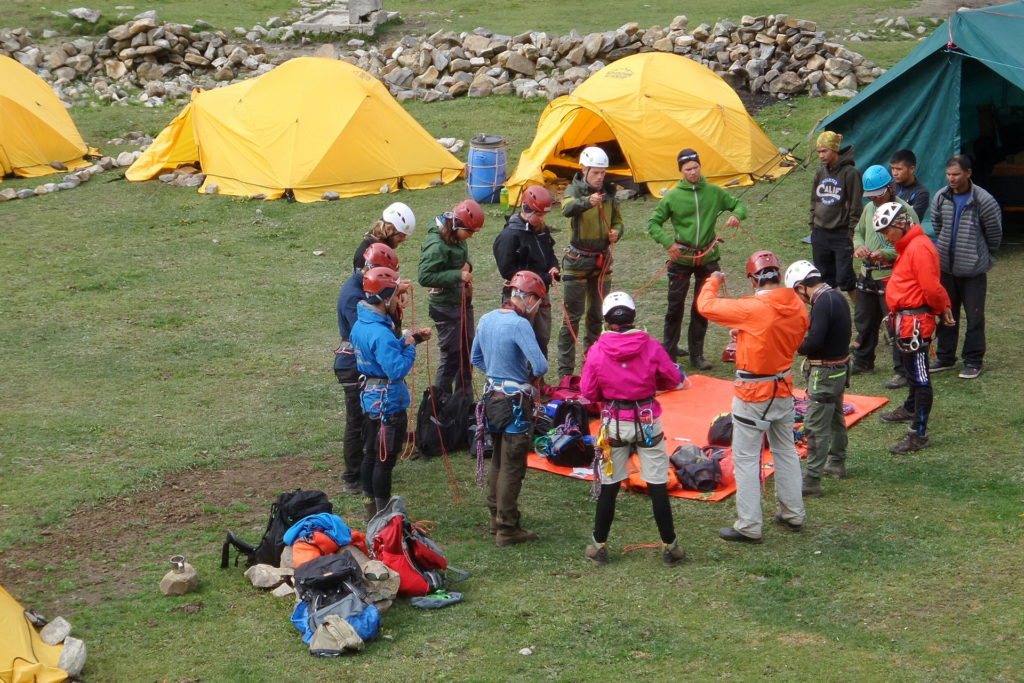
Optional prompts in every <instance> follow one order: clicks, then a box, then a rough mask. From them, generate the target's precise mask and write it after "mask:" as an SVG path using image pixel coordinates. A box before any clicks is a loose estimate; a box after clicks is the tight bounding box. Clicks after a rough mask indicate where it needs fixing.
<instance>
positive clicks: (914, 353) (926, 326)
mask: <svg viewBox="0 0 1024 683" xmlns="http://www.w3.org/2000/svg"><path fill="white" fill-rule="evenodd" d="M874 228H875V232H877V233H879V234H881V236H882V239H884V240H885V241H886V242H888V243H889V244H891V245H893V246H894V247H896V263H895V264H894V265H893V268H892V275H891V276H890V277H889V284H888V285H887V286H886V289H885V303H886V304H888V306H889V317H888V321H889V329H890V331H891V334H892V338H893V339H894V340H896V347H897V349H898V350H899V352H900V362H901V363H902V365H903V369H904V371H905V372H906V375H907V379H908V381H909V382H910V391H909V394H908V395H907V400H905V401H904V402H903V405H901V406H899V407H898V408H896V410H893V411H891V412H888V413H882V415H881V419H882V422H909V423H910V431H909V432H907V435H906V436H905V437H903V438H902V439H900V440H899V441H897V442H896V443H894V444H893V445H891V446H889V450H890V451H892V452H893V453H895V454H896V455H906V454H907V453H913V452H914V451H919V450H921V449H922V448H927V447H928V446H930V445H931V439H929V438H928V435H927V434H926V431H927V429H928V414H929V413H930V412H931V410H932V383H931V375H930V374H929V370H928V346H929V345H930V344H931V341H932V337H933V336H934V335H935V316H937V315H941V316H942V323H943V324H944V325H953V324H955V322H954V320H953V309H952V307H951V306H950V302H949V294H947V293H946V290H945V288H944V287H943V286H942V282H941V281H940V279H939V253H938V252H937V251H936V250H935V246H934V245H933V244H932V241H931V240H930V239H929V238H928V236H927V235H926V234H925V232H924V230H922V229H921V226H920V225H918V224H916V223H911V222H910V219H909V218H908V217H907V210H906V207H904V206H903V205H902V204H897V203H896V202H889V203H888V204H883V205H882V206H880V207H878V209H876V210H875V216H874Z"/></svg>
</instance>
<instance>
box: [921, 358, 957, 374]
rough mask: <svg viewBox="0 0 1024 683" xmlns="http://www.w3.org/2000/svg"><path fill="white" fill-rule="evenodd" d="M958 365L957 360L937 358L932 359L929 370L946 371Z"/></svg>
mask: <svg viewBox="0 0 1024 683" xmlns="http://www.w3.org/2000/svg"><path fill="white" fill-rule="evenodd" d="M955 367H956V361H955V360H951V361H945V360H939V359H938V358H936V359H935V360H933V361H932V364H931V365H929V366H928V371H929V372H945V371H946V370H952V369H953V368H955Z"/></svg>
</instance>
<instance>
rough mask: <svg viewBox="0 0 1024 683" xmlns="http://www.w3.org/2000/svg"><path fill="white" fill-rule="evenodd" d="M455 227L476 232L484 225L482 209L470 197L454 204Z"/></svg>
mask: <svg viewBox="0 0 1024 683" xmlns="http://www.w3.org/2000/svg"><path fill="white" fill-rule="evenodd" d="M453 213H454V214H455V227H456V228H465V229H466V230H469V231H470V232H476V231H477V230H479V229H480V228H482V227H483V226H484V210H483V209H481V208H480V205H479V204H477V203H476V202H475V201H474V200H472V199H464V200H462V201H461V202H459V203H458V204H456V205H455V210H454V211H453Z"/></svg>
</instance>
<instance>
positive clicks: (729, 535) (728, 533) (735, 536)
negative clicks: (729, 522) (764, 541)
mask: <svg viewBox="0 0 1024 683" xmlns="http://www.w3.org/2000/svg"><path fill="white" fill-rule="evenodd" d="M718 537H719V538H720V539H722V540H723V541H737V542H739V543H752V544H754V545H757V544H758V543H761V537H760V536H758V537H757V538H754V537H753V536H746V535H744V534H741V533H740V532H738V531H736V530H735V529H733V528H732V527H731V526H727V527H722V528H721V529H719V530H718Z"/></svg>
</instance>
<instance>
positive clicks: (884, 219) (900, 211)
mask: <svg viewBox="0 0 1024 683" xmlns="http://www.w3.org/2000/svg"><path fill="white" fill-rule="evenodd" d="M906 214H907V212H906V209H904V208H903V205H902V204H900V203H898V202H886V203H885V204H882V205H881V206H880V207H878V208H877V209H875V215H874V216H872V218H871V223H872V224H873V225H874V228H875V232H882V231H883V230H885V229H886V228H888V227H889V226H890V225H891V224H892V222H893V221H894V220H896V219H897V218H899V217H900V216H904V217H906Z"/></svg>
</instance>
